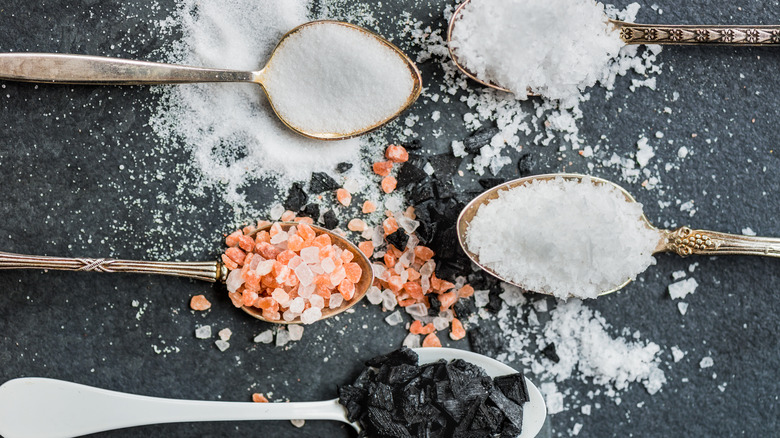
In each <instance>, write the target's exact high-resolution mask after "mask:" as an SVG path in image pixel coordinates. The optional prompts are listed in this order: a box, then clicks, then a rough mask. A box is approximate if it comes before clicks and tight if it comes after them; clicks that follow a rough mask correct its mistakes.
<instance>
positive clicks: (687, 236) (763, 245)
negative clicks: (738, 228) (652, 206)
mask: <svg viewBox="0 0 780 438" xmlns="http://www.w3.org/2000/svg"><path fill="white" fill-rule="evenodd" d="M662 233H663V234H664V237H665V244H664V248H663V251H667V252H674V253H677V254H679V255H681V256H683V257H686V256H689V255H692V254H696V255H726V254H735V255H756V256H767V257H778V258H780V239H777V238H770V237H756V236H743V235H738V234H726V233H719V232H716V231H707V230H694V229H691V228H689V227H681V228H678V229H676V230H663V231H662Z"/></svg>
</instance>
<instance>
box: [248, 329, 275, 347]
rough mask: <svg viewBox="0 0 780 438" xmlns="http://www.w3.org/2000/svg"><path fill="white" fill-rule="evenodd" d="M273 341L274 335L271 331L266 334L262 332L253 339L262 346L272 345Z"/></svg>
mask: <svg viewBox="0 0 780 438" xmlns="http://www.w3.org/2000/svg"><path fill="white" fill-rule="evenodd" d="M273 340H274V333H273V332H272V331H271V330H266V331H264V332H261V333H260V334H259V335H257V336H255V338H254V339H253V341H254V342H256V343H260V344H270V343H271V342H272V341H273Z"/></svg>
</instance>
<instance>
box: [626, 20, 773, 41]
mask: <svg viewBox="0 0 780 438" xmlns="http://www.w3.org/2000/svg"><path fill="white" fill-rule="evenodd" d="M611 22H612V24H614V25H615V27H616V28H617V29H619V30H620V38H621V39H622V40H623V42H625V43H626V44H674V45H694V44H697V45H733V46H773V45H774V46H776V45H780V26H698V25H663V24H636V23H627V22H625V21H618V20H611Z"/></svg>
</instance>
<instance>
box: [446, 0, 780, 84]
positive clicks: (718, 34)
mask: <svg viewBox="0 0 780 438" xmlns="http://www.w3.org/2000/svg"><path fill="white" fill-rule="evenodd" d="M470 3H471V0H465V1H464V2H463V3H461V4H460V6H458V8H457V9H455V12H453V14H452V17H451V18H450V22H449V26H448V27H447V47H448V49H449V52H450V57H451V58H452V61H453V62H454V63H455V66H457V67H458V69H459V70H460V71H461V72H463V74H465V75H466V76H468V77H469V78H471V79H473V80H474V81H476V82H478V83H480V84H482V85H485V86H487V87H491V88H495V89H497V90H501V91H506V92H511V91H510V90H509V89H507V88H505V87H503V86H502V85H501V84H496V83H493V82H491V81H489V80H484V79H480V78H478V77H477V76H476V75H475V74H474V73H472V72H470V71H469V70H468V69H467V68H466V67H464V66H463V64H461V63H460V61H459V60H458V56H457V54H456V53H455V51H454V50H453V47H452V34H453V31H454V29H455V26H456V25H457V23H458V20H459V19H460V18H461V14H462V13H463V10H464V8H466V7H467V6H468V5H469V4H470ZM604 21H605V22H608V23H610V24H611V25H612V26H613V27H614V29H615V30H616V31H619V32H620V39H622V40H623V42H624V43H626V44H664V45H706V46H712V45H728V46H778V45H780V26H778V25H774V26H744V25H729V26H722V25H713V26H709V25H668V24H636V23H628V22H625V21H619V20H612V19H609V18H608V17H606V16H605V17H604ZM529 95H534V94H533V93H529Z"/></svg>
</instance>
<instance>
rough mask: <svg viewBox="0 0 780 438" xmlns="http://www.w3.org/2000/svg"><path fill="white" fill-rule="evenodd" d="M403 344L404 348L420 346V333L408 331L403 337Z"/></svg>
mask: <svg viewBox="0 0 780 438" xmlns="http://www.w3.org/2000/svg"><path fill="white" fill-rule="evenodd" d="M403 346H404V347H406V348H420V347H421V346H422V343H421V342H420V335H415V334H414V333H409V334H408V335H406V337H405V338H404V342H403Z"/></svg>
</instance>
